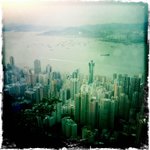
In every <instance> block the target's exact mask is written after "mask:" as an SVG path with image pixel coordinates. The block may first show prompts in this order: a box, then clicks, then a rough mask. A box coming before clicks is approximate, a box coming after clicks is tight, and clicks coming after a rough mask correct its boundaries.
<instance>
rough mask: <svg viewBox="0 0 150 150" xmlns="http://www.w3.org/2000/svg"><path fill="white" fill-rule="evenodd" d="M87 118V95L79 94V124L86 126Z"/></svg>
mask: <svg viewBox="0 0 150 150" xmlns="http://www.w3.org/2000/svg"><path fill="white" fill-rule="evenodd" d="M88 118H89V95H88V93H81V113H80V122H81V124H87V123H88Z"/></svg>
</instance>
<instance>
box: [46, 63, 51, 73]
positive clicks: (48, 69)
mask: <svg viewBox="0 0 150 150" xmlns="http://www.w3.org/2000/svg"><path fill="white" fill-rule="evenodd" d="M51 72H52V67H51V65H49V64H48V65H47V66H46V73H48V74H50V73H51Z"/></svg>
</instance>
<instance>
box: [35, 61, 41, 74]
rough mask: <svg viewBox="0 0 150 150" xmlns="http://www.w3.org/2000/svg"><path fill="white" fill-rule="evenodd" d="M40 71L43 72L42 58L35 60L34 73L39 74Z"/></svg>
mask: <svg viewBox="0 0 150 150" xmlns="http://www.w3.org/2000/svg"><path fill="white" fill-rule="evenodd" d="M40 72H41V62H40V60H38V59H36V60H35V61H34V73H35V74H38V73H40Z"/></svg>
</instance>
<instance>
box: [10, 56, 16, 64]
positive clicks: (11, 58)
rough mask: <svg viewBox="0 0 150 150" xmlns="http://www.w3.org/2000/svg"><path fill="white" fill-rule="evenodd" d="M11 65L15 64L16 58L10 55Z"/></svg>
mask: <svg viewBox="0 0 150 150" xmlns="http://www.w3.org/2000/svg"><path fill="white" fill-rule="evenodd" d="M10 65H11V66H14V65H15V60H14V57H13V56H10Z"/></svg>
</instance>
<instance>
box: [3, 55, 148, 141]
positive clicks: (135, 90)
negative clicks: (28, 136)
mask: <svg viewBox="0 0 150 150" xmlns="http://www.w3.org/2000/svg"><path fill="white" fill-rule="evenodd" d="M94 66H95V63H94V62H93V61H90V62H89V74H88V75H84V74H81V73H79V70H75V71H73V72H72V74H70V75H68V74H65V73H61V74H60V72H55V71H52V67H51V66H50V65H47V66H46V69H45V71H43V72H42V70H41V62H40V61H39V60H35V61H34V69H30V68H24V69H19V68H17V67H16V66H15V62H14V58H13V57H10V64H8V65H7V67H6V70H5V72H4V74H5V81H4V90H5V91H7V92H8V93H9V94H10V95H12V96H14V97H16V98H18V99H21V100H24V99H26V100H29V101H30V102H31V103H33V104H34V103H39V102H40V101H42V100H43V98H46V99H51V98H53V97H55V98H58V99H59V100H60V102H58V103H57V104H56V106H55V108H56V109H55V111H54V112H53V113H52V116H46V117H45V119H44V120H41V119H40V118H38V124H39V126H41V124H42V123H43V124H46V125H48V126H50V127H51V126H53V125H55V124H56V123H60V122H61V124H62V133H63V135H64V136H65V137H66V138H77V137H78V136H80V137H81V138H82V139H87V140H88V141H89V142H91V143H92V142H94V139H95V138H96V136H97V135H98V133H103V132H104V131H105V130H107V131H115V132H116V131H117V132H120V131H118V130H119V129H118V124H122V127H121V128H123V129H122V130H121V132H122V134H123V135H124V133H126V134H127V136H128V135H129V134H130V135H133V137H134V141H135V142H137V143H138V142H140V140H141V139H140V138H141V134H142V129H143V126H145V125H146V123H147V119H148V118H146V116H145V115H144V107H145V105H144V84H145V82H144V78H143V76H142V75H136V76H133V77H129V76H128V75H127V74H124V75H122V74H113V77H112V78H110V77H106V76H101V75H94ZM63 116H65V117H63ZM122 122H124V123H122ZM78 128H81V131H82V133H79V130H78Z"/></svg>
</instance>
